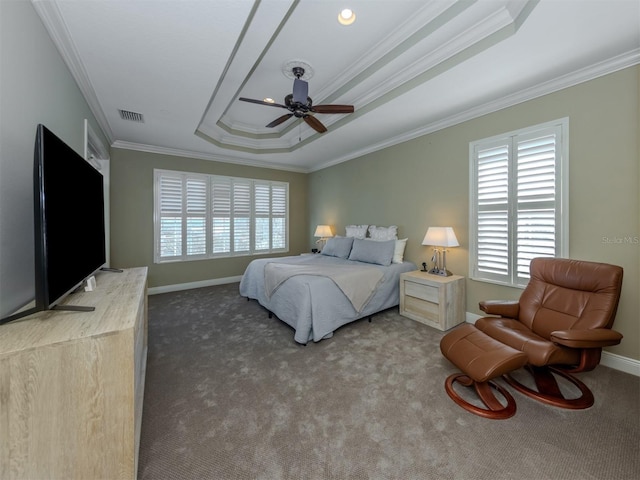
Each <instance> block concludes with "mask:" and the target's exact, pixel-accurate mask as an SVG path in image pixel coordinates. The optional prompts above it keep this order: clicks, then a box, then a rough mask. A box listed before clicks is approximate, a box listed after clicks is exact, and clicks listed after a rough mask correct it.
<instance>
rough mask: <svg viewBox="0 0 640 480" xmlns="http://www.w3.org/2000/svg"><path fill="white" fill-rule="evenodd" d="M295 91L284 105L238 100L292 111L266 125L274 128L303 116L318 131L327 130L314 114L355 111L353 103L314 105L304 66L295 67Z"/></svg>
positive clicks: (249, 99)
mask: <svg viewBox="0 0 640 480" xmlns="http://www.w3.org/2000/svg"><path fill="white" fill-rule="evenodd" d="M292 72H293V75H294V76H295V78H294V79H293V93H290V94H289V95H287V96H286V97H284V105H282V104H280V103H275V102H267V101H265V100H254V99H253V98H244V97H240V98H239V99H238V100H242V101H243V102H249V103H257V104H258V105H266V106H267V107H278V108H286V109H287V110H289V111H290V112H291V113H287V114H285V115H282V116H281V117H278V118H276V119H275V120H274V121H273V122H271V123H270V124H268V125H266V127H267V128H273V127H275V126H277V125H280V124H281V123H283V122H285V121H287V120H289V119H290V118H291V117H296V118H302V119H303V120H304V121H305V122H306V123H307V125H309V126H310V127H311V128H313V129H314V130H315V131H316V132H318V133H324V132H326V131H327V127H325V126H324V125H323V124H322V122H320V120H318V119H317V118H316V117H315V116H314V114H316V113H353V111H354V109H353V105H313V102H312V100H311V97H309V96H308V93H309V83H308V82H306V81H305V80H302V79H301V78H300V77H302V76H303V75H304V68H302V67H293V69H292Z"/></svg>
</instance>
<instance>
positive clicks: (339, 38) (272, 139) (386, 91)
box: [33, 0, 640, 172]
mask: <svg viewBox="0 0 640 480" xmlns="http://www.w3.org/2000/svg"><path fill="white" fill-rule="evenodd" d="M33 4H34V6H35V8H36V11H37V12H38V13H39V15H40V17H41V18H42V20H43V22H44V24H45V26H46V27H47V29H48V31H49V33H50V35H51V37H52V39H53V41H54V43H55V44H56V46H57V47H58V49H59V51H60V53H61V54H62V56H63V58H64V59H65V61H66V63H67V65H68V66H69V68H70V70H71V72H72V74H73V76H74V77H75V79H76V81H77V83H78V85H79V86H80V89H81V90H82V92H83V94H84V96H85V98H86V99H87V101H88V103H89V105H90V107H91V109H92V111H93V112H94V114H95V116H96V118H97V120H98V122H99V123H100V126H101V128H102V129H103V131H104V132H105V134H106V135H107V137H108V140H109V141H110V142H111V145H112V146H115V147H120V148H130V149H137V150H143V151H151V152H158V153H167V154H172V155H181V156H190V157H195V158H204V159H211V160H218V161H226V162H234V163H242V164H248V165H257V166H265V167H269V168H279V169H287V170H294V171H303V172H305V171H314V170H317V169H320V168H323V167H326V166H329V165H332V164H335V163H339V162H342V161H345V160H349V159H351V158H355V157H357V156H359V155H362V154H365V153H368V152H371V151H375V150H378V149H381V148H384V147H387V146H390V145H393V144H396V143H399V142H402V141H406V140H408V139H410V138H414V137H416V136H419V135H422V134H425V133H429V132H432V131H436V130H438V129H441V128H444V127H446V126H449V125H454V124H456V123H459V122H461V121H464V120H467V119H470V118H474V117H477V116H480V115H483V114H486V113H489V112H491V111H495V110H498V109H500V108H504V107H506V106H508V105H513V104H516V103H519V102H522V101H525V100H528V99H530V98H534V97H537V96H540V95H544V94H546V93H550V92H552V91H555V90H558V89H561V88H565V87H567V86H571V85H573V84H576V83H579V82H582V81H585V80H588V79H590V78H595V77H597V76H600V75H603V74H606V73H609V72H612V71H616V70H619V69H621V68H625V67H627V66H630V65H634V64H637V63H639V62H640V2H637V0H592V1H589V2H578V1H571V0H539V1H538V0H477V1H474V0H376V1H371V0H348V1H346V2H345V1H344V0H340V1H332V0H323V1H313V0H262V1H260V0H255V1H254V0H212V1H202V0H199V1H198V0H193V1H191V0H182V1H177V0H172V1H170V0H166V1H163V0H156V1H122V0H92V1H83V2H80V1H77V0H33ZM345 6H348V7H349V8H351V9H352V10H353V11H354V12H355V14H356V21H355V22H354V23H353V24H352V25H350V26H343V25H341V24H340V23H338V19H337V17H338V14H339V12H340V11H341V9H342V8H344V7H345ZM297 64H300V65H304V66H305V67H306V70H307V72H306V75H305V78H306V80H307V81H308V82H309V96H310V97H311V98H312V99H313V104H314V105H318V104H334V103H338V104H349V105H354V106H355V112H354V113H351V114H317V115H316V118H317V119H318V120H320V121H321V122H322V123H323V124H324V125H325V126H326V127H327V128H328V132H326V133H324V134H319V133H317V132H316V131H315V130H313V129H312V128H310V127H309V126H308V125H307V124H306V123H304V122H303V121H301V120H300V119H298V118H295V117H294V118H291V119H289V120H287V121H285V122H283V123H281V124H280V125H278V126H277V127H274V128H266V127H265V125H267V124H269V123H270V122H272V121H273V120H275V119H276V118H277V117H279V116H281V115H283V114H286V113H288V112H287V110H284V109H281V108H273V107H269V106H264V105H258V104H253V103H247V102H240V101H238V98H239V97H248V98H253V99H259V100H261V99H263V98H266V97H270V98H273V99H274V100H275V102H276V103H281V104H282V103H284V97H285V96H286V95H288V94H290V93H291V92H292V89H293V79H292V75H291V66H292V65H297ZM122 111H124V112H126V113H127V114H126V115H124V116H123V115H122V114H121V112H122ZM137 115H140V118H142V119H143V121H131V119H130V118H128V117H130V116H133V117H135V118H138V117H137Z"/></svg>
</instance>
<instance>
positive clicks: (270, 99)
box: [262, 97, 276, 103]
mask: <svg viewBox="0 0 640 480" xmlns="http://www.w3.org/2000/svg"><path fill="white" fill-rule="evenodd" d="M262 100H263V101H265V102H267V103H276V101H275V100H274V99H273V98H270V97H267V98H263V99H262Z"/></svg>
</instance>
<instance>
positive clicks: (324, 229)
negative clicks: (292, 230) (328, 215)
mask: <svg viewBox="0 0 640 480" xmlns="http://www.w3.org/2000/svg"><path fill="white" fill-rule="evenodd" d="M313 236H314V237H320V240H316V243H317V244H319V245H320V251H322V248H323V247H324V244H325V242H326V241H327V238H329V237H333V232H332V231H331V227H330V226H329V225H318V226H317V227H316V231H315V233H314V234H313Z"/></svg>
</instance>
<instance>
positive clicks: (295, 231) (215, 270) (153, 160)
mask: <svg viewBox="0 0 640 480" xmlns="http://www.w3.org/2000/svg"><path fill="white" fill-rule="evenodd" d="M110 163H111V166H110V181H111V190H110V195H111V219H110V220H111V266H113V267H118V268H127V267H135V266H142V265H147V266H148V267H149V287H162V286H170V285H179V284H189V283H194V282H206V281H209V280H215V279H225V278H229V277H236V276H240V275H242V274H243V273H244V270H245V268H246V267H247V265H248V264H249V262H250V261H251V260H253V259H254V258H259V257H257V256H253V257H231V258H223V259H213V260H195V261H191V262H178V263H164V264H154V263H153V170H154V168H160V169H167V170H179V171H187V172H196V173H207V174H212V175H227V176H232V177H246V178H258V179H264V180H277V181H283V182H289V208H290V211H289V225H290V228H289V254H290V255H297V254H299V253H301V252H303V251H308V222H307V214H308V211H307V180H308V175H306V174H303V173H292V172H285V171H281V170H273V169H266V168H256V167H248V166H242V165H234V164H231V163H223V162H213V161H208V160H198V159H193V158H185V157H177V156H171V155H160V154H157V153H145V152H138V151H133V150H124V149H118V148H112V149H111V162H110Z"/></svg>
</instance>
